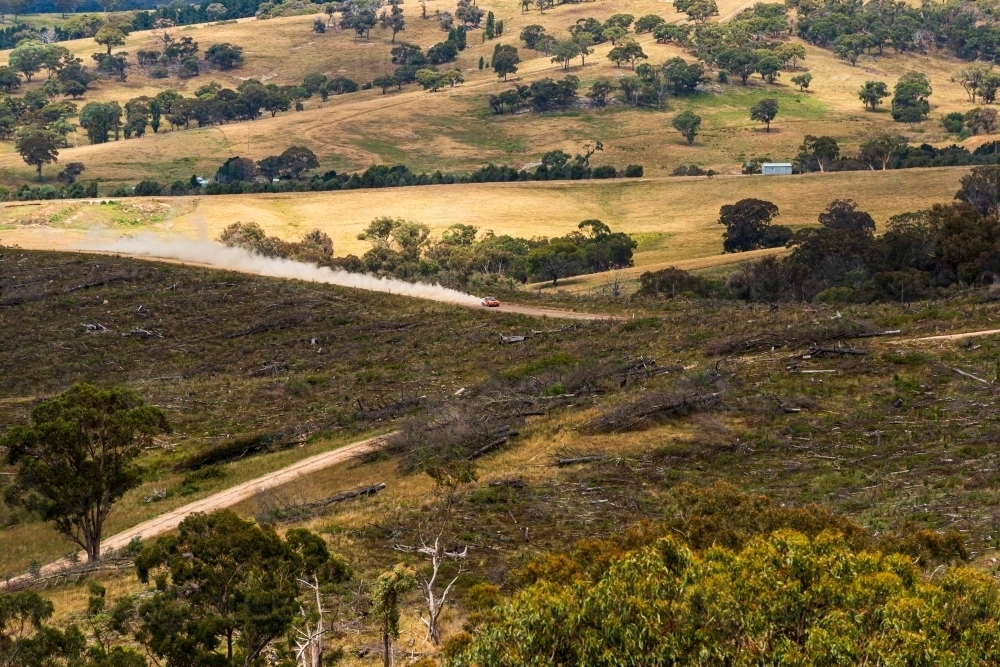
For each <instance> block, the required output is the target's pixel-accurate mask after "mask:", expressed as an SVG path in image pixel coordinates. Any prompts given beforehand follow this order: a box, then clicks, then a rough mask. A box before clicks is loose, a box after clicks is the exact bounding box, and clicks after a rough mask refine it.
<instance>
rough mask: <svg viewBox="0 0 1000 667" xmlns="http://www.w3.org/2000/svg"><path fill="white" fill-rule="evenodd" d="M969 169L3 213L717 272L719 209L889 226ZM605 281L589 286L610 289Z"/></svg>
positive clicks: (32, 234) (20, 233) (14, 227)
mask: <svg viewBox="0 0 1000 667" xmlns="http://www.w3.org/2000/svg"><path fill="white" fill-rule="evenodd" d="M965 173H966V170H965V169H964V168H954V167H948V168H937V169H909V170H897V171H886V172H842V173H833V174H818V173H816V174H808V175H802V176H788V177H764V176H719V177H716V178H714V179H707V178H688V177H685V178H669V179H667V178H660V179H642V180H628V181H617V182H609V181H598V182H593V181H575V182H542V183H507V184H468V185H440V186H424V187H413V188H393V189H390V190H350V191H342V192H314V193H300V194H281V195H253V196H250V195H243V196H215V197H171V198H162V199H157V200H139V199H135V200H133V199H127V200H122V201H119V202H115V203H106V204H89V203H86V202H37V203H13V204H6V205H2V207H0V243H4V244H17V245H20V246H21V247H25V248H39V249H42V248H71V247H78V246H79V244H81V243H83V242H84V241H85V240H86V238H87V235H88V234H93V233H95V232H93V231H91V230H93V229H100V230H103V233H105V234H109V235H121V234H131V233H137V232H144V231H154V232H162V233H178V234H182V235H185V236H187V237H189V238H201V237H207V238H217V237H218V236H219V233H220V232H221V231H222V229H223V228H224V227H225V226H226V225H228V224H230V223H232V222H234V221H237V220H240V221H245V222H248V221H254V222H257V223H260V224H261V225H262V226H263V227H264V228H265V229H266V230H267V231H268V233H270V234H273V235H277V236H281V237H283V238H287V239H297V238H299V237H301V236H302V235H303V234H304V233H306V232H308V231H310V230H311V229H314V228H319V229H322V230H323V231H325V232H326V233H328V234H329V235H330V236H331V237H332V238H333V240H334V243H335V247H336V252H337V254H338V255H345V254H351V253H353V254H356V255H360V254H362V253H363V252H364V251H365V250H367V248H368V244H367V243H366V242H363V241H358V240H357V238H356V237H357V234H358V233H359V232H360V231H361V230H362V229H363V228H364V227H365V226H367V224H368V223H369V222H370V221H371V220H372V218H374V217H376V216H384V215H385V216H392V217H402V218H406V219H409V220H413V221H415V222H421V223H424V224H426V225H428V226H430V228H431V229H432V231H433V233H434V234H435V235H438V234H440V232H441V231H442V230H444V229H446V228H447V227H448V226H450V225H452V224H455V223H464V224H471V225H475V226H476V227H478V228H479V229H480V230H481V231H486V230H493V231H494V232H496V233H497V234H512V235H517V236H524V237H533V236H554V235H559V234H564V233H566V232H568V231H570V230H572V229H574V228H575V227H576V225H577V224H578V223H579V222H580V221H581V220H585V219H588V218H599V219H601V220H603V221H604V222H606V223H607V224H609V225H610V226H611V227H612V228H614V229H615V230H620V231H624V232H627V233H629V234H632V235H634V237H635V238H636V240H637V241H638V242H639V247H638V249H637V252H636V257H635V259H636V266H637V269H636V271H640V270H646V269H649V268H653V267H658V266H660V265H665V264H672V263H676V262H680V261H688V262H690V261H691V260H694V263H690V264H687V265H685V266H687V268H692V269H696V268H707V267H710V266H713V265H716V264H718V263H719V262H730V261H737V260H738V259H744V258H745V256H740V257H739V258H737V257H736V256H722V255H721V250H722V231H723V228H722V227H721V226H720V225H719V224H717V220H718V212H719V206H720V205H721V204H725V203H731V202H734V201H737V200H739V199H742V198H745V197H759V198H763V199H767V200H770V201H773V202H774V203H775V204H777V205H778V207H779V209H780V211H781V214H780V217H779V218H778V222H780V223H782V224H786V225H789V226H791V227H793V228H794V227H800V226H804V225H810V224H815V222H816V216H817V215H818V214H819V212H820V211H822V210H823V209H824V208H825V207H826V205H827V204H828V203H829V202H830V201H831V200H833V199H836V198H838V197H851V198H853V199H855V200H856V201H857V202H858V203H859V205H860V206H861V207H862V208H863V209H865V210H867V211H869V212H871V214H872V215H873V216H874V217H875V219H876V220H877V221H878V222H879V224H880V225H881V224H884V223H885V222H886V220H887V219H888V218H889V217H890V216H892V215H894V214H896V213H901V212H904V211H912V210H917V209H920V208H925V207H927V206H930V205H931V204H934V203H937V202H944V201H948V200H949V199H951V198H952V196H953V195H954V193H955V191H956V190H957V189H958V181H959V179H960V178H961V176H962V175H963V174H965ZM603 280H604V278H603V277H600V276H595V277H592V278H590V279H582V278H581V279H577V281H583V283H582V284H588V285H589V284H590V283H591V282H593V281H598V282H600V281H603Z"/></svg>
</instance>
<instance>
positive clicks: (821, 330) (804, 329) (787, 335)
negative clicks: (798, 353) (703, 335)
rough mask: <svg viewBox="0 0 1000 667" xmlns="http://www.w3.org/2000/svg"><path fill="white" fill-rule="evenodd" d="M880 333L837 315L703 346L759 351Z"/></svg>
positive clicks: (714, 352) (716, 351)
mask: <svg viewBox="0 0 1000 667" xmlns="http://www.w3.org/2000/svg"><path fill="white" fill-rule="evenodd" d="M882 334H883V332H880V331H876V330H873V329H872V327H871V326H869V325H868V324H866V323H864V322H856V321H852V320H848V319H846V318H845V319H840V318H837V319H833V320H828V321H822V322H820V321H817V322H815V323H814V324H813V325H811V326H792V327H791V328H789V329H784V330H779V331H770V332H762V333H759V334H756V335H753V336H749V337H741V338H727V339H723V340H721V341H716V342H712V343H709V344H707V345H705V346H704V348H705V350H706V352H708V353H709V354H712V355H725V354H731V353H734V352H739V353H747V352H760V351H764V350H770V349H779V348H783V347H785V348H787V347H796V346H798V345H802V344H804V343H809V342H813V343H814V344H816V343H815V342H816V341H834V340H842V339H846V338H863V337H866V336H870V335H882ZM885 335H890V333H885Z"/></svg>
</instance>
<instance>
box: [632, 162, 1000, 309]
mask: <svg viewBox="0 0 1000 667" xmlns="http://www.w3.org/2000/svg"><path fill="white" fill-rule="evenodd" d="M961 182H962V187H961V189H960V190H959V191H958V192H957V193H956V194H955V201H954V202H953V203H950V204H935V205H934V206H933V207H931V208H930V209H926V210H922V211H915V212H911V213H902V214H900V215H896V216H893V217H892V218H890V220H889V224H888V229H887V230H886V232H885V233H884V234H881V235H879V236H876V235H875V221H874V219H872V217H871V215H869V214H868V213H866V212H864V211H862V210H859V209H858V208H857V205H856V204H855V203H854V202H852V201H850V200H837V201H834V202H832V203H831V204H830V205H829V206H828V207H827V209H826V210H825V211H824V212H823V213H821V214H820V215H819V226H818V227H809V228H806V229H801V230H798V231H797V232H795V233H794V235H792V236H791V238H790V239H789V240H788V242H787V246H788V248H789V249H790V250H791V252H789V253H788V254H787V255H785V256H784V257H781V258H778V257H767V258H765V259H762V260H758V261H756V262H747V263H745V264H743V265H741V266H740V268H739V269H737V270H736V271H735V272H734V273H732V274H731V275H730V276H729V277H728V279H724V280H712V279H707V278H702V277H700V276H693V275H691V274H688V273H686V272H684V271H680V270H679V269H676V268H668V269H664V270H662V271H655V272H647V273H644V274H643V275H642V276H641V278H640V283H641V288H640V290H639V294H640V295H646V296H666V297H668V298H672V297H674V296H677V295H682V294H687V295H688V296H698V297H706V298H708V297H710V298H737V299H745V300H748V301H758V302H759V301H763V302H775V301H825V302H840V303H845V302H846V303H870V302H873V301H900V302H908V301H915V300H920V299H928V298H934V297H938V296H944V295H949V294H953V293H955V292H956V291H958V290H962V289H965V288H967V287H969V286H974V285H990V284H996V283H997V282H998V281H1000V195H998V192H1000V166H997V165H986V166H980V167H976V168H974V169H973V170H972V172H971V173H969V174H967V175H966V176H964V177H962V181H961ZM777 215H778V208H777V206H775V205H774V204H772V203H771V202H763V201H760V200H749V199H747V200H742V201H740V202H737V203H736V204H733V205H730V206H724V207H723V212H722V215H721V216H720V221H719V222H720V223H721V224H724V225H725V226H726V233H725V235H724V238H725V239H726V249H727V251H737V252H739V251H744V250H753V249H756V248H763V247H769V244H768V243H767V240H768V238H769V237H770V236H772V235H773V234H772V229H771V228H772V227H777V225H772V224H771V221H772V220H773V219H774V218H775V217H777Z"/></svg>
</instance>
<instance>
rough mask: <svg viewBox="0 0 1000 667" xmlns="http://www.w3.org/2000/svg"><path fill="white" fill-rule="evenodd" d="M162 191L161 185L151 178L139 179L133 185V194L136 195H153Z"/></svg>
mask: <svg viewBox="0 0 1000 667" xmlns="http://www.w3.org/2000/svg"><path fill="white" fill-rule="evenodd" d="M161 192H163V186H162V185H160V184H159V183H157V182H156V181H152V180H145V181H139V183H138V184H137V185H136V186H135V194H136V196H138V197H154V196H156V195H158V194H160V193H161Z"/></svg>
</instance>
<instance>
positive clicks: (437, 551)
mask: <svg viewBox="0 0 1000 667" xmlns="http://www.w3.org/2000/svg"><path fill="white" fill-rule="evenodd" d="M417 551H418V552H419V553H422V554H424V555H426V556H430V559H431V576H430V578H426V577H421V582H420V587H421V588H422V589H423V591H422V592H423V595H424V601H425V602H426V603H427V616H428V617H427V618H424V615H423V614H420V621H421V622H422V623H423V624H424V625H426V626H427V637H429V638H430V640H431V641H432V642H434V645H435V646H436V645H438V644H440V643H441V633H440V631H439V630H438V618H439V617H440V616H441V612H442V611H443V610H444V605H445V602H447V600H448V593H450V592H451V587H452V586H454V585H455V582H456V581H458V578H459V577H460V576H461V575H462V573H463V572H465V568H464V567H462V566H461V565H459V567H458V574H456V575H455V578H454V579H452V580H451V581H450V582H449V583H448V585H447V586H445V587H444V591H442V592H441V595H440V596H438V595H436V594H435V593H434V584H435V583H436V582H437V577H438V571H439V570H440V569H441V564H442V563H443V562H444V560H445V559H446V558H454V559H464V558H465V557H466V556H467V555H468V553H469V547H465V549H463V550H462V551H461V552H458V551H446V550H445V548H444V547H442V546H441V534H440V533H439V534H438V536H437V537H435V538H434V546H433V547H431V546H428V545H427V544H426V543H424V544H423V546H422V547H420V548H419V549H417ZM427 637H425V638H424V641H425V642H426V641H427Z"/></svg>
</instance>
